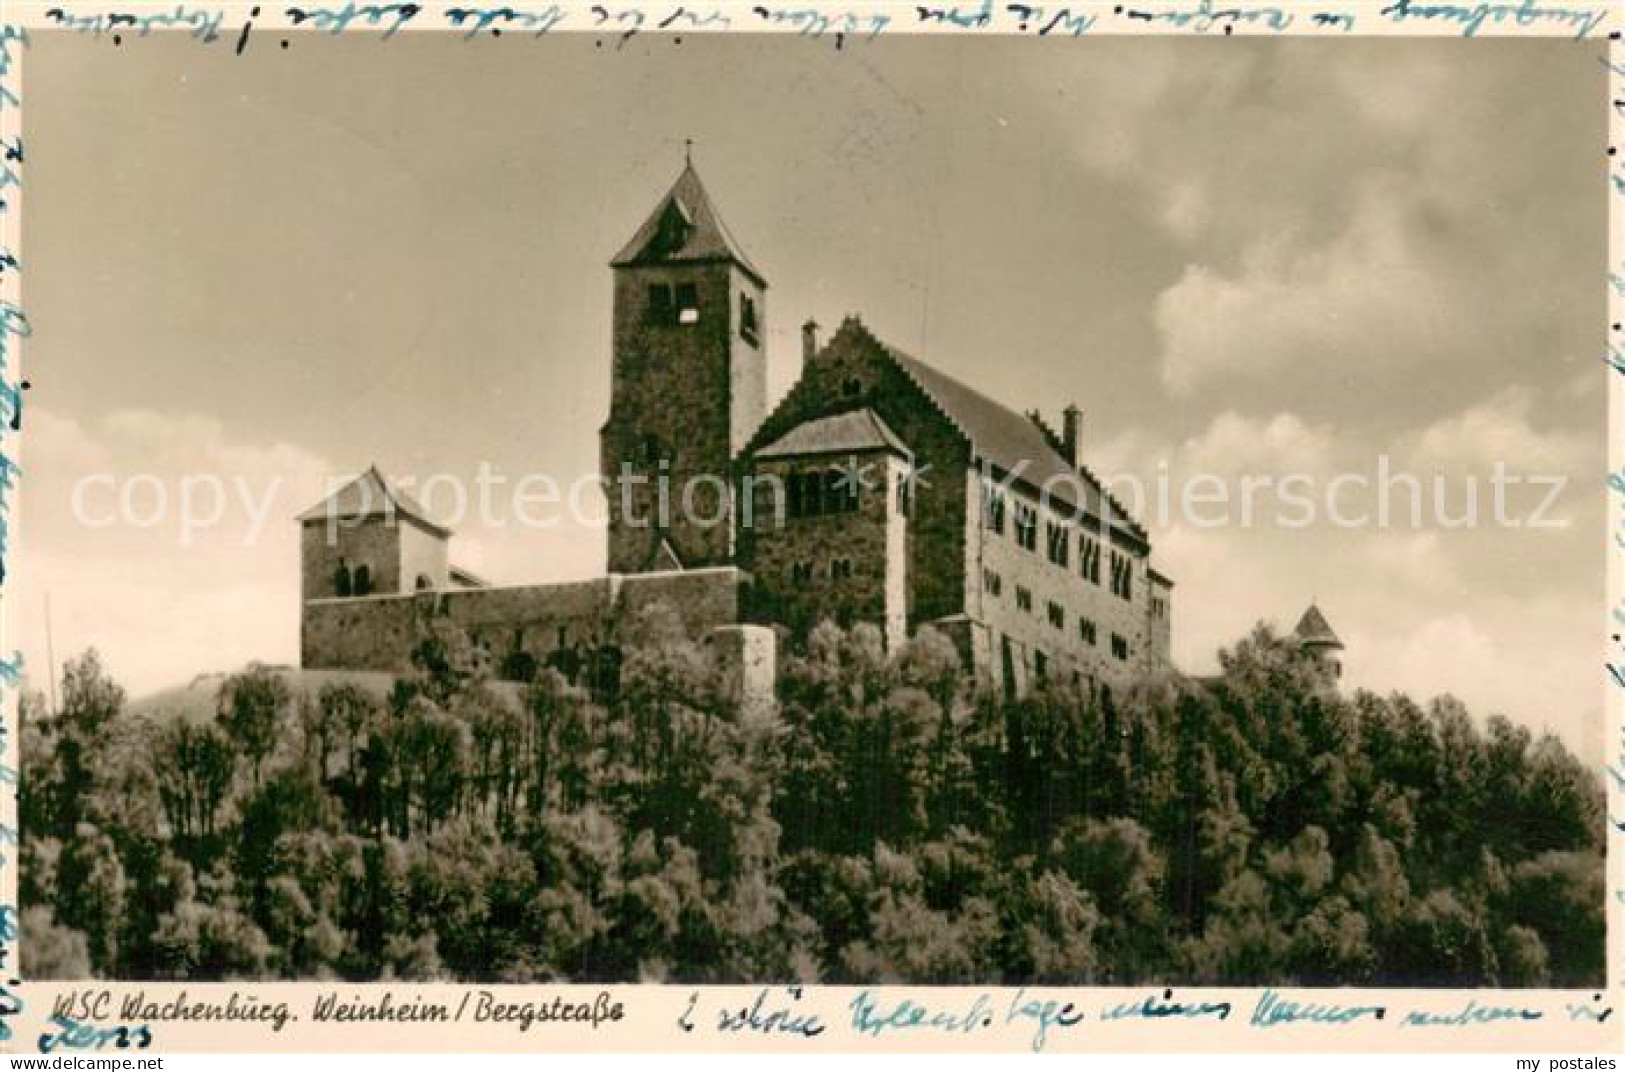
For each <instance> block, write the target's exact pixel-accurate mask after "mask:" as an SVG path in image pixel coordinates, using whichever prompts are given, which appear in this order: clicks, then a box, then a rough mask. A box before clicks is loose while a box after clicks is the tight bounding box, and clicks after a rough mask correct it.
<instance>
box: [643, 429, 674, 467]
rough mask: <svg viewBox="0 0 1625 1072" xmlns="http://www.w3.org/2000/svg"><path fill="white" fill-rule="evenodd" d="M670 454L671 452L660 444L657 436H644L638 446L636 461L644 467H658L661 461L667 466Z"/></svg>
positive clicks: (670, 457)
mask: <svg viewBox="0 0 1625 1072" xmlns="http://www.w3.org/2000/svg"><path fill="white" fill-rule="evenodd" d="M672 454H673V452H672V451H669V450H667V449H666V447H665V444H663V443H661V442H660V437H659V436H655V435H645V436H644V437H643V440H642V442H640V443H639V444H638V460H639V461H640V462H641V463H642V464H644V465H649V466H653V465H658V464H660V463H661V462H662V461H664V462H667V463H668V464H669V463H670V462H671V459H672Z"/></svg>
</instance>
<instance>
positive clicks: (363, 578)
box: [351, 566, 372, 596]
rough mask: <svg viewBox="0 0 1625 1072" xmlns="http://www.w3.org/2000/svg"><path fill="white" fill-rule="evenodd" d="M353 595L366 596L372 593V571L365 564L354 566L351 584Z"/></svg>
mask: <svg viewBox="0 0 1625 1072" xmlns="http://www.w3.org/2000/svg"><path fill="white" fill-rule="evenodd" d="M351 588H352V591H353V594H354V595H358V596H367V595H371V594H372V571H371V570H370V569H368V568H367V567H366V566H357V567H356V568H355V580H354V582H353V583H352V585H351Z"/></svg>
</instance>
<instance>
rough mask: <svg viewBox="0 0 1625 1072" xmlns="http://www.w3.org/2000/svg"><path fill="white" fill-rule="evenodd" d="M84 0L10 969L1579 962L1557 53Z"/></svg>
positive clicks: (1587, 372) (1586, 259) (1581, 499)
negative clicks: (250, 21) (239, 13)
mask: <svg viewBox="0 0 1625 1072" xmlns="http://www.w3.org/2000/svg"><path fill="white" fill-rule="evenodd" d="M113 36H114V35H113V34H112V33H111V32H110V33H106V34H102V33H96V34H90V33H85V32H75V31H74V30H73V29H71V28H70V27H67V26H62V27H59V28H56V29H53V28H51V27H49V26H46V27H43V28H37V29H36V30H35V31H34V33H33V36H32V39H31V40H30V42H29V48H28V54H27V63H26V67H25V68H24V81H23V87H24V90H25V94H24V95H25V97H26V100H27V107H26V110H25V111H24V112H23V113H22V132H23V136H24V137H25V138H26V143H27V150H28V165H27V166H28V169H29V171H28V180H29V185H28V187H27V192H26V202H25V204H26V212H25V214H24V216H23V217H22V228H23V238H24V240H25V246H24V249H25V256H24V257H23V258H22V263H23V264H24V269H23V270H24V277H23V295H24V298H25V301H26V307H27V312H28V324H29V327H30V332H31V333H30V336H29V338H28V341H27V360H28V365H27V368H28V373H29V376H30V380H31V384H30V388H29V390H28V393H27V402H26V417H25V424H24V428H25V430H24V433H23V436H22V438H21V440H20V453H19V454H18V456H17V465H18V468H19V469H20V471H21V473H22V474H24V476H23V479H21V480H20V481H19V483H18V485H17V487H18V493H17V494H18V498H17V501H16V503H15V511H14V515H13V524H12V526H11V531H10V537H11V539H10V549H11V558H10V565H11V566H12V574H11V576H10V578H9V585H8V589H7V595H8V596H9V598H8V600H7V602H6V614H7V628H8V630H9V631H10V636H11V638H12V643H13V645H14V646H16V647H18V648H19V649H20V651H21V652H22V655H23V664H22V665H23V668H24V669H23V674H22V681H21V688H22V698H21V701H20V722H19V724H18V725H17V726H16V727H15V729H16V734H15V736H16V739H17V741H18V748H19V751H20V771H19V778H18V786H17V790H18V799H19V808H20V811H19V817H20V835H19V844H18V845H17V847H16V848H15V850H14V852H13V853H10V854H9V855H13V856H14V858H15V860H16V867H17V886H18V906H17V907H18V913H19V918H20V921H21V933H22V934H23V935H24V940H23V945H22V960H21V965H20V969H21V972H22V973H23V975H24V977H26V978H28V979H40V980H109V981H144V982H145V981H150V982H154V983H156V982H160V981H173V982H186V983H205V982H210V981H241V982H254V983H269V982H273V981H288V982H294V981H297V982H320V983H324V984H333V985H338V984H345V985H348V984H351V983H354V984H360V983H369V982H411V983H419V982H421V983H424V984H430V983H478V984H493V985H494V984H504V983H506V984H543V983H595V984H605V985H608V984H635V983H665V984H694V985H701V984H736V985H737V984H764V985H765V984H770V983H771V984H781V983H782V984H796V983H801V984H833V985H841V986H865V987H868V986H881V985H910V986H946V985H961V986H965V985H973V986H988V987H1024V986H1093V987H1129V986H1135V987H1140V988H1142V990H1143V988H1144V987H1147V986H1155V987H1158V988H1161V987H1164V986H1167V987H1170V988H1172V987H1181V986H1184V987H1191V986H1224V987H1332V988H1353V987H1361V988H1395V989H1401V988H1451V989H1489V988H1495V989H1499V990H1519V989H1532V988H1563V989H1570V990H1576V991H1579V990H1582V989H1583V990H1584V991H1585V992H1586V993H1587V994H1589V992H1590V990H1591V988H1600V987H1602V986H1604V985H1605V962H1606V956H1605V950H1606V941H1605V935H1606V926H1605V904H1606V902H1607V901H1608V900H1609V898H1610V895H1609V893H1608V892H1607V888H1606V885H1605V879H1604V872H1605V863H1604V861H1605V853H1604V841H1605V833H1606V828H1607V825H1608V822H1607V817H1606V808H1605V797H1604V791H1605V786H1604V779H1603V770H1604V750H1605V737H1606V733H1605V729H1604V726H1605V712H1604V699H1605V685H1606V678H1605V675H1604V673H1603V671H1602V669H1601V667H1602V663H1603V654H1602V647H1601V643H1602V638H1603V636H1604V635H1605V630H1606V628H1607V627H1606V625H1605V624H1604V623H1605V622H1606V621H1607V615H1608V611H1607V607H1606V601H1605V592H1604V588H1603V584H1602V578H1603V572H1604V566H1605V555H1606V554H1607V553H1608V548H1609V547H1610V546H1612V538H1611V537H1608V536H1607V535H1605V534H1606V531H1607V530H1606V525H1607V512H1608V509H1609V506H1608V502H1607V499H1606V493H1605V489H1603V487H1602V484H1603V481H1602V479H1601V475H1602V474H1605V473H1606V472H1607V459H1606V444H1607V438H1606V437H1607V405H1606V398H1605V385H1606V384H1607V382H1608V381H1607V376H1608V375H1609V371H1608V369H1607V367H1606V365H1605V364H1603V363H1602V362H1601V361H1600V360H1599V355H1600V354H1602V353H1603V352H1604V350H1605V346H1606V344H1607V342H1608V339H1607V337H1606V336H1607V327H1608V312H1607V306H1606V301H1607V293H1606V291H1605V288H1604V286H1603V283H1604V280H1605V279H1606V278H1607V271H1608V264H1607V245H1606V239H1607V235H1606V231H1605V228H1604V227H1603V226H1602V224H1603V221H1605V220H1606V217H1607V198H1608V196H1609V191H1608V170H1607V165H1606V153H1607V151H1608V149H1607V146H1608V140H1607V131H1606V119H1607V115H1606V108H1605V104H1606V100H1607V81H1606V79H1607V77H1608V73H1609V72H1608V70H1607V68H1606V67H1605V66H1604V65H1603V64H1601V63H1599V62H1598V60H1597V55H1598V50H1597V48H1595V47H1592V46H1590V45H1589V44H1585V43H1578V42H1576V41H1575V40H1573V39H1571V38H1568V37H1548V38H1524V39H1488V38H1486V39H1478V40H1473V41H1465V40H1461V39H1459V38H1457V39H1450V38H1444V37H1433V38H1421V37H1418V38H1394V39H1374V38H1360V37H1357V36H1352V35H1351V36H1348V37H1345V38H1340V39H1310V38H1306V37H1290V36H1283V37H1267V36H1248V37H1244V36H1242V35H1238V36H1236V37H1233V38H1232V37H1223V38H1221V37H1218V36H1211V37H1206V38H1196V37H1190V36H1184V37H1180V36H1160V37H1156V36H1145V37H1137V36H1118V37H1112V36H1102V37H1078V38H1075V39H1065V40H1061V39H1046V40H1042V41H1040V40H1037V39H1034V38H1023V37H1006V38H997V37H994V38H983V39H977V40H974V41H972V40H969V39H966V38H963V37H956V36H953V35H950V34H932V35H922V36H908V35H898V36H892V37H878V38H876V39H874V40H860V39H857V38H856V37H854V38H853V39H849V40H845V41H843V42H841V43H839V44H837V43H836V42H834V41H831V40H828V39H825V40H820V41H811V40H808V39H805V38H802V37H798V36H795V35H791V34H748V33H726V34H707V33H690V34H677V33H661V34H654V33H648V34H624V33H614V32H604V33H572V34H559V35H555V36H547V37H541V38H537V37H535V36H534V35H530V34H526V35H520V34H518V33H512V34H508V35H504V36H502V37H501V38H500V39H495V38H493V37H492V35H489V34H487V35H485V39H483V40H479V41H470V40H468V39H467V37H468V35H466V34H464V33H447V32H436V33H427V32H425V33H402V34H399V35H397V36H395V37H393V38H392V39H390V40H388V41H387V42H385V41H380V40H379V37H378V34H377V33H376V32H371V33H366V34H350V35H342V36H339V35H324V34H317V33H292V32H289V33H280V32H271V31H265V30H256V31H255V32H254V33H253V35H252V36H251V37H245V44H239V46H238V47H237V48H236V49H234V48H232V47H231V45H232V42H231V41H226V42H223V43H221V44H219V45H216V46H211V47H200V46H199V45H198V43H197V42H196V41H195V40H193V39H192V37H191V36H190V35H188V34H186V33H183V32H180V31H179V30H173V29H171V30H163V31H161V32H160V31H154V32H152V33H150V34H147V33H143V34H140V35H137V34H135V33H134V32H131V31H129V30H128V29H127V30H126V36H125V37H124V38H123V39H120V40H119V41H117V42H116V43H115V41H114V39H113ZM1615 628H1617V626H1616V627H1615ZM11 970H16V968H13V969H11ZM1161 992H1162V991H1161V990H1160V989H1159V990H1158V993H1161ZM345 993H348V991H345ZM1169 993H1172V990H1170V991H1169ZM1136 1000H1137V999H1136Z"/></svg>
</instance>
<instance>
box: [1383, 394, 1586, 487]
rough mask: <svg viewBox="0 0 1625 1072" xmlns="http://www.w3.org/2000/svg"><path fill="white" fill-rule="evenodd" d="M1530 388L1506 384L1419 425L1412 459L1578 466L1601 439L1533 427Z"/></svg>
mask: <svg viewBox="0 0 1625 1072" xmlns="http://www.w3.org/2000/svg"><path fill="white" fill-rule="evenodd" d="M1534 402H1535V396H1534V392H1532V391H1530V390H1529V389H1528V388H1524V387H1509V388H1507V389H1505V390H1503V391H1501V392H1499V393H1498V394H1496V395H1495V396H1494V397H1493V398H1490V399H1488V400H1487V401H1485V402H1482V403H1480V404H1478V405H1475V406H1470V407H1468V408H1467V409H1464V410H1462V411H1461V412H1459V413H1455V414H1452V415H1451V416H1449V417H1445V418H1443V419H1441V420H1439V421H1437V422H1435V423H1434V424H1432V425H1430V426H1428V427H1427V428H1425V429H1423V430H1422V432H1421V433H1420V435H1418V436H1417V437H1416V439H1415V443H1414V446H1413V447H1412V448H1411V452H1410V453H1411V458H1412V461H1413V462H1414V463H1415V464H1417V465H1421V466H1426V467H1429V468H1430V469H1432V470H1433V471H1437V472H1460V471H1463V470H1467V471H1476V472H1488V471H1489V470H1490V469H1491V468H1492V467H1493V466H1494V465H1495V464H1496V463H1497V462H1501V463H1504V464H1505V465H1506V466H1507V467H1508V469H1510V470H1513V471H1517V472H1525V473H1530V472H1533V473H1563V474H1575V473H1578V472H1581V471H1582V470H1583V469H1585V467H1586V466H1587V464H1588V462H1589V461H1590V460H1591V459H1592V458H1593V457H1594V456H1596V455H1597V452H1598V450H1599V447H1600V444H1598V443H1594V442H1592V441H1591V440H1589V439H1588V438H1587V437H1586V436H1584V435H1582V434H1580V433H1579V432H1577V431H1574V430H1572V429H1560V428H1553V429H1551V430H1548V431H1544V432H1543V431H1537V430H1536V429H1535V427H1534V426H1533V423H1532V421H1531V410H1532V409H1533V407H1534Z"/></svg>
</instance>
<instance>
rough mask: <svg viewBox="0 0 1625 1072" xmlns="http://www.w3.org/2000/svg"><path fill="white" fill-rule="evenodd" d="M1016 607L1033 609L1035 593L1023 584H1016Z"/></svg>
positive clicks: (1025, 609)
mask: <svg viewBox="0 0 1625 1072" xmlns="http://www.w3.org/2000/svg"><path fill="white" fill-rule="evenodd" d="M1016 609H1017V610H1024V611H1029V612H1030V611H1031V610H1032V609H1033V594H1032V592H1031V591H1029V590H1028V589H1027V588H1026V587H1024V586H1023V585H1019V584H1018V585H1016Z"/></svg>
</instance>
